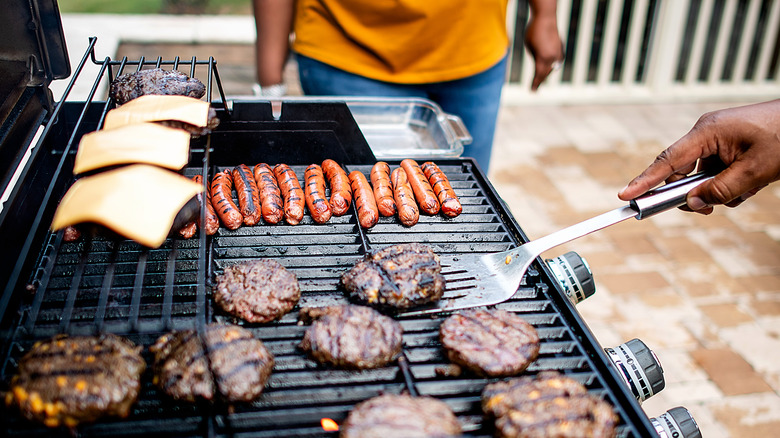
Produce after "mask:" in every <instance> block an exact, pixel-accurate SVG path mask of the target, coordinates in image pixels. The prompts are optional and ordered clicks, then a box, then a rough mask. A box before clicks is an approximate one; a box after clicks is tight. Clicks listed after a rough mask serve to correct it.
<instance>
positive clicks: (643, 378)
mask: <svg viewBox="0 0 780 438" xmlns="http://www.w3.org/2000/svg"><path fill="white" fill-rule="evenodd" d="M604 351H606V352H607V355H608V356H609V358H610V360H612V364H613V365H615V368H617V370H618V372H619V373H620V375H621V376H622V377H623V381H624V382H625V383H626V385H628V387H629V389H631V393H632V394H634V397H636V399H637V400H638V401H639V402H640V403H641V402H643V401H645V400H647V399H648V398H650V397H652V396H653V395H654V394H657V393H658V392H660V391H661V390H662V389H664V386H666V382H665V381H664V369H663V368H662V367H661V362H659V361H658V358H657V357H656V355H655V353H653V350H651V349H649V348H647V345H645V343H644V342H642V341H640V340H639V339H632V340H630V341H628V342H625V343H623V344H620V345H618V346H617V347H615V348H605V349H604Z"/></svg>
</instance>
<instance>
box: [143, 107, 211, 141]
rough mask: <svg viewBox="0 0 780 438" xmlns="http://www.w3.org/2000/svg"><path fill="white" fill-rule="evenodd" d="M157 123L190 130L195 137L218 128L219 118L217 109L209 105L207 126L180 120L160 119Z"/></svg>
mask: <svg viewBox="0 0 780 438" xmlns="http://www.w3.org/2000/svg"><path fill="white" fill-rule="evenodd" d="M156 123H159V124H160V125H163V126H167V127H169V128H176V129H183V130H185V131H187V132H189V133H190V135H192V136H193V137H200V136H202V135H206V134H210V133H211V131H213V130H215V129H217V126H219V118H217V110H215V109H214V108H211V107H209V115H208V120H207V121H206V126H204V127H200V126H195V125H192V124H189V123H187V122H182V121H179V120H160V121H157V122H156Z"/></svg>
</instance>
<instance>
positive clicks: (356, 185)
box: [349, 170, 379, 228]
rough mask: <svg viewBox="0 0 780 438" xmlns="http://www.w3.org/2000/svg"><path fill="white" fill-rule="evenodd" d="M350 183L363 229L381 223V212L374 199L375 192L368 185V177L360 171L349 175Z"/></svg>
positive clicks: (359, 221)
mask: <svg viewBox="0 0 780 438" xmlns="http://www.w3.org/2000/svg"><path fill="white" fill-rule="evenodd" d="M349 183H350V186H351V187H352V195H353V196H354V197H355V206H356V207H357V212H358V223H359V224H360V226H361V227H363V228H371V227H373V226H374V225H376V223H377V222H378V221H379V211H378V210H377V207H376V200H375V199H374V191H373V190H372V189H371V185H370V184H369V183H368V180H367V179H366V176H365V175H363V173H362V172H360V171H359V170H355V171H352V172H351V173H350V174H349Z"/></svg>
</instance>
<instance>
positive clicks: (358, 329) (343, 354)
mask: <svg viewBox="0 0 780 438" xmlns="http://www.w3.org/2000/svg"><path fill="white" fill-rule="evenodd" d="M301 319H302V320H304V321H307V320H308V321H311V320H314V322H313V323H312V325H311V327H309V328H308V329H307V330H306V333H304V335H303V341H301V348H302V349H303V350H305V351H306V352H308V353H309V354H310V355H311V356H312V358H314V360H316V361H318V362H320V363H325V364H331V365H335V366H337V367H344V368H357V369H368V368H378V367H381V366H384V365H386V364H387V363H389V362H390V361H392V360H394V359H395V358H396V357H397V356H398V354H400V353H401V344H402V341H403V339H402V333H403V330H402V329H401V324H399V323H398V321H395V320H393V319H392V318H389V317H387V316H384V315H382V314H381V313H379V312H377V311H376V310H374V309H372V308H370V307H365V306H355V305H345V306H330V307H320V308H303V309H301Z"/></svg>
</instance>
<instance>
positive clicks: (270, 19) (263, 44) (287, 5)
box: [253, 0, 295, 87]
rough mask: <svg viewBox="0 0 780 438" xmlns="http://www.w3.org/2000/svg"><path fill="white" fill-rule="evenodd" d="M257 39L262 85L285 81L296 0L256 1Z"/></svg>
mask: <svg viewBox="0 0 780 438" xmlns="http://www.w3.org/2000/svg"><path fill="white" fill-rule="evenodd" d="M253 7H254V14H255V26H256V27H257V41H256V43H255V62H256V68H257V81H258V83H259V84H260V86H261V87H268V86H271V85H278V84H282V83H283V72H284V64H285V62H286V61H287V54H288V52H289V41H290V32H291V31H292V20H293V13H294V9H295V4H294V0H253Z"/></svg>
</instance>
